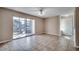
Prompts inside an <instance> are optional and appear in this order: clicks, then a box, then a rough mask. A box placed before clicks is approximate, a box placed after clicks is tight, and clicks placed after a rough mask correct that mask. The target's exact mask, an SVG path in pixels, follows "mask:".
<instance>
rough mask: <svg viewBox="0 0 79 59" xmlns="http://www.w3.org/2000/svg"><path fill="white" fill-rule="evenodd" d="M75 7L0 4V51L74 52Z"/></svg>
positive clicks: (78, 42) (76, 39) (76, 40)
mask: <svg viewBox="0 0 79 59" xmlns="http://www.w3.org/2000/svg"><path fill="white" fill-rule="evenodd" d="M78 16H79V8H78V7H0V51H78V50H79V46H78V45H79V37H78V35H79V28H78V27H79V23H78V22H79V20H78V19H79V17H78Z"/></svg>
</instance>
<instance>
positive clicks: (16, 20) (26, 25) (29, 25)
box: [13, 16, 35, 39]
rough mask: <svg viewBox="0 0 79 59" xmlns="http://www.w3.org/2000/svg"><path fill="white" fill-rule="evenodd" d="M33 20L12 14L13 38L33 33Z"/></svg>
mask: <svg viewBox="0 0 79 59" xmlns="http://www.w3.org/2000/svg"><path fill="white" fill-rule="evenodd" d="M34 23H35V22H34V20H32V19H26V18H22V17H15V16H13V39H16V38H20V37H24V36H27V35H31V34H34V26H35V25H34Z"/></svg>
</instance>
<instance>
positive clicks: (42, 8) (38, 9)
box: [31, 7, 46, 16]
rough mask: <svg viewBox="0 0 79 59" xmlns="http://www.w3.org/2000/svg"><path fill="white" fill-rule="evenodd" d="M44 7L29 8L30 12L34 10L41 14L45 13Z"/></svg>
mask: <svg viewBox="0 0 79 59" xmlns="http://www.w3.org/2000/svg"><path fill="white" fill-rule="evenodd" d="M45 10H46V8H45V7H37V8H36V9H33V10H31V11H32V12H33V11H35V12H36V13H38V15H40V16H42V15H44V14H45Z"/></svg>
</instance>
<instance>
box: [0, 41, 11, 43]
mask: <svg viewBox="0 0 79 59" xmlns="http://www.w3.org/2000/svg"><path fill="white" fill-rule="evenodd" d="M9 41H12V40H5V41H1V42H0V43H5V42H9Z"/></svg>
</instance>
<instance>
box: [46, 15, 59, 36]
mask: <svg viewBox="0 0 79 59" xmlns="http://www.w3.org/2000/svg"><path fill="white" fill-rule="evenodd" d="M59 32H60V20H59V17H58V16H54V17H51V18H47V19H45V33H46V34H51V35H59Z"/></svg>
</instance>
